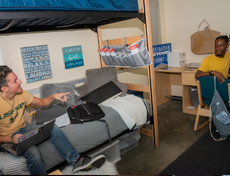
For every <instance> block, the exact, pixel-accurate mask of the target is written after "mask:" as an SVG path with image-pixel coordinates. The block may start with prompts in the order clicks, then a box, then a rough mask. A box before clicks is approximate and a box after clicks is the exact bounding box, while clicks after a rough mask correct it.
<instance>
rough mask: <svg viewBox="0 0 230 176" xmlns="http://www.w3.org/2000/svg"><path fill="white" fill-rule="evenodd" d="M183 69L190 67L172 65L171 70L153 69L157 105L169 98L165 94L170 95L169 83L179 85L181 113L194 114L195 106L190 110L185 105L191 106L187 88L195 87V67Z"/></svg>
mask: <svg viewBox="0 0 230 176" xmlns="http://www.w3.org/2000/svg"><path fill="white" fill-rule="evenodd" d="M184 69H191V68H186V67H174V69H171V70H160V69H157V70H155V79H156V98H157V106H158V105H161V104H163V103H165V102H167V101H169V100H170V98H166V97H165V96H169V97H170V96H171V85H181V86H182V98H183V113H188V114H194V115H196V112H197V108H194V109H192V110H190V109H186V107H187V106H191V98H190V93H189V89H191V88H196V80H195V73H196V71H197V69H193V70H192V71H186V70H184Z"/></svg>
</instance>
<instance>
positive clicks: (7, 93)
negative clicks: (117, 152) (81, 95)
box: [0, 66, 105, 175]
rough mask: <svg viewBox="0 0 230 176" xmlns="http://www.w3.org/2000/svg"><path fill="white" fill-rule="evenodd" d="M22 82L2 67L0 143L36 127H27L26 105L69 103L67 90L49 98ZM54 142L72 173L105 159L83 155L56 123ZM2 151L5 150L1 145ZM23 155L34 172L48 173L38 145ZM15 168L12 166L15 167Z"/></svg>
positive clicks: (52, 136)
mask: <svg viewBox="0 0 230 176" xmlns="http://www.w3.org/2000/svg"><path fill="white" fill-rule="evenodd" d="M21 83H22V81H21V80H20V79H18V77H17V75H16V74H15V73H14V72H13V71H12V70H11V69H10V68H9V67H8V66H0V107H1V108H0V143H4V142H12V143H14V144H17V143H18V138H19V137H20V136H22V133H25V132H26V131H28V130H29V129H31V128H34V126H33V127H26V125H25V122H24V117H23V112H24V110H25V106H27V105H30V104H31V105H36V106H40V107H44V106H47V105H49V104H50V103H51V102H52V101H53V100H54V99H57V100H60V101H62V102H66V100H67V98H66V95H67V94H69V93H70V92H68V93H56V94H53V95H51V96H49V97H46V98H43V99H39V98H36V97H34V96H33V95H31V94H30V93H29V92H27V91H25V90H23V89H22V87H21ZM50 140H51V142H52V143H53V144H54V146H55V147H56V148H57V150H58V151H59V152H60V154H61V155H62V157H63V158H65V159H66V160H67V161H68V163H69V164H70V165H73V172H78V171H88V170H90V169H92V168H94V167H97V168H99V167H101V166H102V165H103V164H104V162H105V156H103V155H100V156H98V157H96V158H91V157H88V156H80V154H79V153H78V152H77V151H76V150H75V149H74V147H73V146H72V145H71V143H70V142H69V140H68V139H67V137H66V136H65V135H64V133H63V132H62V130H61V129H60V128H59V127H58V126H56V125H54V127H53V131H52V133H51V136H50ZM0 151H5V150H4V149H3V148H2V147H1V146H0ZM22 156H24V157H25V158H26V162H27V166H28V168H29V171H30V174H32V175H47V173H46V170H45V167H44V165H43V162H42V158H41V156H40V152H39V150H38V148H37V147H36V146H33V147H30V148H29V149H27V150H26V151H25V152H24V153H23V154H22ZM12 167H13V166H12Z"/></svg>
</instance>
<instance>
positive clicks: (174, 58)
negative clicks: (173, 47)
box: [167, 52, 187, 67]
mask: <svg viewBox="0 0 230 176" xmlns="http://www.w3.org/2000/svg"><path fill="white" fill-rule="evenodd" d="M167 56H168V67H184V66H186V63H187V55H186V52H172V53H167Z"/></svg>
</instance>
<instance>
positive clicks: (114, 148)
mask: <svg viewBox="0 0 230 176" xmlns="http://www.w3.org/2000/svg"><path fill="white" fill-rule="evenodd" d="M101 154H102V155H105V157H106V159H107V161H109V162H112V163H116V162H118V161H119V160H121V155H120V148H119V140H116V141H114V142H113V143H112V144H111V145H109V144H108V145H106V146H105V147H103V148H101V149H99V150H97V151H95V152H93V153H91V154H89V156H90V157H95V156H98V155H101Z"/></svg>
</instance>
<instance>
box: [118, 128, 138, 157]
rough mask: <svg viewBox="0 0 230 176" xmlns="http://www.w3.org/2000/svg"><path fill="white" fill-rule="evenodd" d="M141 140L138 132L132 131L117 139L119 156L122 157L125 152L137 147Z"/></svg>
mask: <svg viewBox="0 0 230 176" xmlns="http://www.w3.org/2000/svg"><path fill="white" fill-rule="evenodd" d="M140 138H141V135H140V132H139V130H134V131H132V132H130V133H127V134H125V135H123V136H121V137H120V138H119V141H120V142H119V143H120V154H121V155H124V154H125V153H126V152H128V151H129V150H131V149H132V148H134V147H137V146H138V145H139V140H140Z"/></svg>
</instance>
